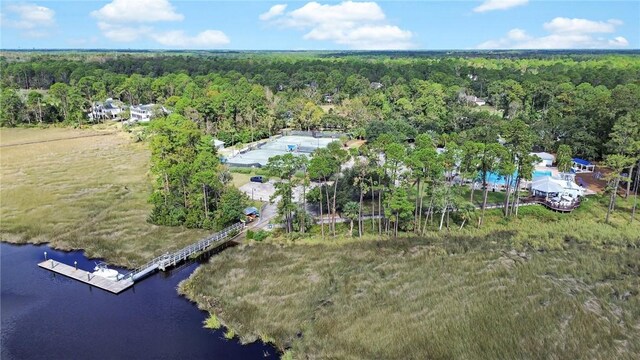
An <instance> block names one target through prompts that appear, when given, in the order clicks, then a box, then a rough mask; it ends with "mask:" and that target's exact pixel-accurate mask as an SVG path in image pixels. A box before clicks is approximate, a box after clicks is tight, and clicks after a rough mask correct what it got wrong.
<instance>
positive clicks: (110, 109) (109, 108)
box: [87, 98, 123, 120]
mask: <svg viewBox="0 0 640 360" xmlns="http://www.w3.org/2000/svg"><path fill="white" fill-rule="evenodd" d="M122 110H123V107H121V106H118V105H116V104H115V103H114V102H113V99H111V98H109V99H107V100H105V102H103V103H100V102H95V103H93V105H92V106H91V112H89V114H87V116H88V117H89V119H90V120H115V119H117V118H118V115H119V114H120V113H121V112H122Z"/></svg>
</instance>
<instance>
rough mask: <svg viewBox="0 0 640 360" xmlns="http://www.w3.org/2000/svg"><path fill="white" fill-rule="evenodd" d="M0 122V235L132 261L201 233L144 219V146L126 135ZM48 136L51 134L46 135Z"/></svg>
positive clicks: (146, 181)
mask: <svg viewBox="0 0 640 360" xmlns="http://www.w3.org/2000/svg"><path fill="white" fill-rule="evenodd" d="M105 131H109V133H108V134H106V135H103V136H90V137H83V136H85V135H93V134H96V133H97V134H100V132H99V131H96V130H78V129H56V128H52V129H0V138H1V140H2V145H6V144H16V143H29V144H25V145H18V146H8V147H7V146H5V147H2V148H0V162H1V165H2V166H1V170H0V175H1V178H0V181H1V183H2V186H1V189H0V203H1V206H0V219H2V221H1V223H0V239H1V240H2V241H7V242H12V243H42V242H48V243H51V245H52V246H53V247H56V248H59V249H84V250H85V251H86V253H87V256H89V257H96V258H105V259H107V260H108V261H109V262H111V263H114V264H117V265H122V266H127V267H131V266H135V265H139V264H141V263H143V262H145V261H146V260H148V259H151V258H153V257H154V256H156V255H158V254H160V253H163V252H165V251H170V250H172V249H178V248H179V247H181V246H184V245H186V244H188V243H191V242H193V241H195V240H196V239H198V238H200V237H202V236H204V235H205V234H206V232H203V231H199V230H191V229H185V228H169V227H160V226H155V225H152V224H149V223H148V222H147V221H146V220H147V216H148V214H149V211H150V205H149V204H148V203H147V199H148V196H149V193H150V190H151V188H150V184H151V181H152V179H151V178H150V175H149V173H148V169H149V157H150V154H149V151H148V150H147V148H146V147H145V146H144V144H142V143H134V142H133V141H132V139H131V138H130V136H129V135H128V134H125V133H122V132H117V133H116V132H113V129H108V130H105ZM47 140H55V141H47Z"/></svg>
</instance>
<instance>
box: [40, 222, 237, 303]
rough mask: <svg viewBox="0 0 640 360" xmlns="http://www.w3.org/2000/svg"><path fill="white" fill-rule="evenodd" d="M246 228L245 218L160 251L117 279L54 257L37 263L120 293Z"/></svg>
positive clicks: (229, 238)
mask: <svg viewBox="0 0 640 360" xmlns="http://www.w3.org/2000/svg"><path fill="white" fill-rule="evenodd" d="M243 229H244V223H242V222H239V223H237V224H234V225H231V226H229V227H228V228H226V229H224V230H222V231H220V232H219V233H216V234H213V235H211V236H209V237H206V238H204V239H202V240H200V241H198V242H197V243H195V244H191V245H189V246H187V247H185V248H183V249H180V250H178V251H176V252H174V253H172V254H169V253H166V254H164V255H160V256H158V257H156V258H155V259H153V260H151V261H149V262H148V263H146V264H144V265H142V266H141V267H139V268H137V269H134V270H132V271H130V272H128V273H126V274H124V275H119V276H118V280H109V279H107V278H103V277H101V276H97V275H93V273H90V272H88V271H85V270H80V269H76V268H75V267H74V266H69V265H66V264H63V263H61V262H59V261H55V260H51V259H47V260H45V261H43V262H41V263H39V264H38V266H39V267H41V268H43V269H47V270H49V271H52V272H54V273H56V274H60V275H64V276H66V277H69V278H71V279H74V280H78V281H80V282H83V283H85V284H87V285H91V286H95V287H97V288H99V289H102V290H106V291H109V292H112V293H114V294H119V293H121V292H123V291H125V290H127V289H128V288H130V287H131V286H133V283H134V282H136V281H139V280H141V279H143V278H144V277H146V276H149V275H150V274H152V273H153V272H155V271H157V270H160V271H166V270H167V269H169V268H171V267H174V266H176V265H178V264H179V263H181V262H183V261H185V260H187V259H188V258H189V257H190V256H192V255H195V254H199V253H201V252H203V251H205V250H206V249H209V248H210V246H211V245H213V244H214V243H224V242H227V241H230V240H233V239H234V238H235V237H236V236H238V235H239V234H240V233H241V232H242V230H243ZM44 257H45V259H46V258H47V253H46V252H45V253H44Z"/></svg>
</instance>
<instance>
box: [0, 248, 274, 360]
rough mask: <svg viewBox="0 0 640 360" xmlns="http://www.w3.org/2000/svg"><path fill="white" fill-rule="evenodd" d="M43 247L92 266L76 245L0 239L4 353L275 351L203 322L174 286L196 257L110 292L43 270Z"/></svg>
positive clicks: (185, 355) (172, 355) (220, 355)
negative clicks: (64, 248) (62, 247)
mask: <svg viewBox="0 0 640 360" xmlns="http://www.w3.org/2000/svg"><path fill="white" fill-rule="evenodd" d="M44 251H46V252H47V253H48V255H49V258H52V259H55V260H59V261H61V262H64V263H66V264H73V261H74V260H75V261H77V262H78V267H80V268H82V269H85V270H89V269H93V267H94V266H95V265H94V262H93V261H92V260H88V259H86V258H85V257H84V256H83V254H82V252H79V251H74V252H68V253H67V252H61V251H55V250H52V249H51V248H49V247H48V246H44V245H42V246H33V245H25V246H15V245H9V244H5V243H2V244H0V260H1V261H0V270H1V273H0V278H1V282H0V287H1V291H2V298H1V299H0V300H1V305H0V306H1V309H0V310H1V315H2V324H1V325H2V330H1V334H2V343H1V346H0V348H1V349H2V353H1V356H0V357H1V358H2V359H3V360H8V359H131V360H133V359H264V358H277V353H276V351H275V350H274V349H273V348H271V347H269V346H266V345H264V344H261V343H254V344H249V345H240V344H239V343H238V341H237V340H231V341H228V340H226V339H224V337H223V336H224V335H223V332H222V331H220V330H217V331H213V330H208V329H204V328H202V322H203V321H204V319H205V317H206V313H204V312H202V311H200V310H198V308H197V307H196V306H195V305H194V304H192V303H190V302H189V301H188V300H186V299H185V298H183V297H181V296H178V294H177V292H176V287H177V285H178V283H179V282H180V281H182V280H184V279H185V278H187V277H188V276H189V275H190V274H191V273H192V272H193V270H195V268H196V267H197V266H198V264H195V263H194V264H189V265H186V266H184V267H182V268H180V269H176V270H174V271H173V272H171V273H158V274H155V275H153V276H151V277H149V278H147V279H145V280H143V281H142V282H140V283H138V284H136V285H135V287H133V288H130V289H129V290H127V291H125V292H123V293H121V294H120V295H113V294H111V293H107V292H105V291H102V290H100V289H96V288H91V287H89V286H88V285H85V284H82V283H79V282H77V281H74V280H71V279H68V278H66V277H63V276H60V275H54V274H53V273H51V272H49V271H47V270H44V269H40V268H39V267H38V266H37V265H36V264H37V263H38V262H40V261H42V260H43V252H44ZM118 270H119V271H121V272H122V270H121V269H118Z"/></svg>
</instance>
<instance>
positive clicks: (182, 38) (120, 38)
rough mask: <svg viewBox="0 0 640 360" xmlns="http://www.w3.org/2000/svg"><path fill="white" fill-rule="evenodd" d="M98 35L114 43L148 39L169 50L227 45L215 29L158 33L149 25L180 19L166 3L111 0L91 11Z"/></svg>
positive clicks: (148, 0) (160, 0) (146, 0)
mask: <svg viewBox="0 0 640 360" xmlns="http://www.w3.org/2000/svg"><path fill="white" fill-rule="evenodd" d="M91 16H92V17H94V18H95V19H96V20H97V25H98V28H99V29H100V31H101V32H102V34H103V35H104V36H105V37H106V38H107V39H109V40H111V41H115V42H133V41H137V40H145V39H146V40H152V41H155V42H157V43H158V44H160V45H163V46H167V47H172V48H200V49H203V48H212V47H216V46H220V45H225V44H228V43H229V38H228V37H227V36H226V35H225V34H224V33H223V32H222V31H219V30H204V31H202V32H200V33H199V34H197V35H195V36H188V35H187V34H186V33H185V32H184V31H183V30H169V31H159V30H157V29H156V28H155V27H154V26H152V24H153V23H159V22H175V21H182V20H184V15H182V14H180V13H178V12H177V11H176V9H175V8H174V7H173V5H172V4H171V3H170V2H169V0H113V1H112V2H110V3H109V4H107V5H105V6H103V7H102V8H100V9H98V10H95V11H92V12H91Z"/></svg>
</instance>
